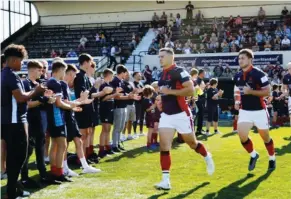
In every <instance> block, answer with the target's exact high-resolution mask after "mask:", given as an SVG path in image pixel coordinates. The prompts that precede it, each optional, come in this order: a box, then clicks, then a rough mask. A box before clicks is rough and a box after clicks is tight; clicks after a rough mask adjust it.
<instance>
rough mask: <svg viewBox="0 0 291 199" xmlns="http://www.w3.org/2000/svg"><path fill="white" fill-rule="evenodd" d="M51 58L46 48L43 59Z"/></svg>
mask: <svg viewBox="0 0 291 199" xmlns="http://www.w3.org/2000/svg"><path fill="white" fill-rule="evenodd" d="M50 56H51V54H50V52H49V50H48V49H47V48H46V49H45V50H44V52H43V53H42V58H49V57H50Z"/></svg>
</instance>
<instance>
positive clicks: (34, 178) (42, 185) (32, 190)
mask: <svg viewBox="0 0 291 199" xmlns="http://www.w3.org/2000/svg"><path fill="white" fill-rule="evenodd" d="M30 178H31V179H33V180H35V181H36V182H39V180H40V176H39V174H36V175H34V176H30ZM6 182H7V181H6ZM1 184H2V185H3V183H2V182H1ZM48 186H51V185H47V184H40V187H39V188H35V189H26V188H24V187H23V186H22V184H21V183H20V181H18V182H17V188H20V189H22V190H25V191H28V192H29V193H30V194H33V193H36V192H38V191H40V190H42V189H45V188H46V187H48ZM52 186H53V185H52ZM6 189H7V184H6V185H4V186H1V198H4V196H5V194H6Z"/></svg>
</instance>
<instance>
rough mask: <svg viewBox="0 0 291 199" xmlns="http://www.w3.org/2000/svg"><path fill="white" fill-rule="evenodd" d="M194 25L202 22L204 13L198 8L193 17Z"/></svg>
mask: <svg viewBox="0 0 291 199" xmlns="http://www.w3.org/2000/svg"><path fill="white" fill-rule="evenodd" d="M195 21H196V25H200V26H201V24H202V23H203V22H204V15H203V14H202V13H201V10H198V13H197V14H196V17H195Z"/></svg>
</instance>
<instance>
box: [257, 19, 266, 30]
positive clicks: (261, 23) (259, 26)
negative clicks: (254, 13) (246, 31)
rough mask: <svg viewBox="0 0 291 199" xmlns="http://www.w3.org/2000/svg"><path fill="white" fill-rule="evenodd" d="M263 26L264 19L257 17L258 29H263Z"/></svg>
mask: <svg viewBox="0 0 291 199" xmlns="http://www.w3.org/2000/svg"><path fill="white" fill-rule="evenodd" d="M264 26H265V21H264V20H263V19H258V21H257V27H258V29H259V30H260V31H263V30H264Z"/></svg>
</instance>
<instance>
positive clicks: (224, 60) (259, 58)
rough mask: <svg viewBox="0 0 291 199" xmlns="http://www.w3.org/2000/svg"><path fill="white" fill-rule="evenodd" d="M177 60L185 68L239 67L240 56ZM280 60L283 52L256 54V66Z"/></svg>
mask: <svg viewBox="0 0 291 199" xmlns="http://www.w3.org/2000/svg"><path fill="white" fill-rule="evenodd" d="M175 61H176V63H177V65H178V66H182V67H183V66H184V67H185V68H192V67H193V66H196V67H198V68H200V67H209V68H211V67H215V66H217V65H219V63H221V64H222V66H226V65H229V67H230V68H237V67H238V56H237V55H229V56H201V57H199V56H197V57H176V58H175ZM277 62H280V64H283V55H282V54H267V55H255V59H254V66H266V65H268V64H276V63H277Z"/></svg>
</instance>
